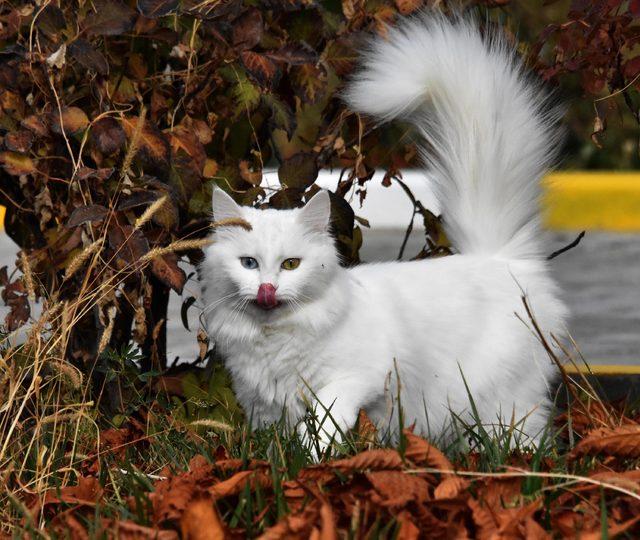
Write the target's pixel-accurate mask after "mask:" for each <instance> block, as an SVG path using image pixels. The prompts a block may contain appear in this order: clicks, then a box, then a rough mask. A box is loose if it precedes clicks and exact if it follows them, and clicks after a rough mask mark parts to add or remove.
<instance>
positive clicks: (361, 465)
mask: <svg viewBox="0 0 640 540" xmlns="http://www.w3.org/2000/svg"><path fill="white" fill-rule="evenodd" d="M328 465H329V466H330V467H332V468H334V469H340V470H343V471H353V470H385V469H391V470H394V469H398V470H399V469H401V468H402V458H401V457H400V454H398V452H397V451H396V450H390V449H376V450H366V451H364V452H360V453H359V454H356V455H355V456H353V457H350V458H345V459H338V460H335V461H330V462H329V463H328Z"/></svg>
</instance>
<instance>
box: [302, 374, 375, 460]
mask: <svg viewBox="0 0 640 540" xmlns="http://www.w3.org/2000/svg"><path fill="white" fill-rule="evenodd" d="M366 394H367V390H366V388H365V387H363V385H362V381H357V380H352V381H349V380H340V381H336V382H334V383H330V384H328V385H327V386H325V387H323V388H321V389H320V390H319V391H318V392H317V393H316V394H315V395H314V397H313V399H312V400H310V405H311V411H310V413H311V414H310V415H309V416H308V417H307V419H306V420H305V421H304V422H302V423H301V424H300V426H299V428H298V432H299V434H300V435H301V437H302V440H303V442H305V443H307V444H310V447H311V448H312V451H313V452H314V455H315V457H316V458H318V457H319V456H321V455H324V454H326V450H327V448H328V447H329V445H331V444H332V443H333V442H341V440H342V436H343V435H346V433H347V432H348V431H349V430H350V429H351V428H353V427H354V425H355V423H356V420H357V418H358V413H359V411H360V408H361V407H362V405H363V404H364V403H365V401H366ZM318 450H319V452H318Z"/></svg>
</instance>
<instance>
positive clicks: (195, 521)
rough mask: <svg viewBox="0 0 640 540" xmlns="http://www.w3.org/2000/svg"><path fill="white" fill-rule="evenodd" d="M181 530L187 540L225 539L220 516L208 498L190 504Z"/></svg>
mask: <svg viewBox="0 0 640 540" xmlns="http://www.w3.org/2000/svg"><path fill="white" fill-rule="evenodd" d="M180 529H181V531H182V538H184V539H185V540H218V539H222V538H224V537H225V531H224V526H223V524H222V521H221V519H220V516H218V512H217V511H216V509H215V508H214V505H213V502H212V501H211V500H210V499H208V498H197V499H195V500H193V501H191V502H190V503H189V506H187V509H186V510H185V512H184V514H182V518H181V519H180Z"/></svg>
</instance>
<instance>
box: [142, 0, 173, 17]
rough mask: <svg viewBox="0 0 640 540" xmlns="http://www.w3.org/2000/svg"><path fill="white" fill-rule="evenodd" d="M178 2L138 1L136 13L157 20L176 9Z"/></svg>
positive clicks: (171, 0) (163, 0)
mask: <svg viewBox="0 0 640 540" xmlns="http://www.w3.org/2000/svg"><path fill="white" fill-rule="evenodd" d="M178 5H179V1H178V0H138V11H139V12H140V13H142V14H143V15H144V16H145V17H149V18H150V19H157V18H158V17H164V16H165V15H168V14H169V13H173V12H174V11H175V10H176V9H178Z"/></svg>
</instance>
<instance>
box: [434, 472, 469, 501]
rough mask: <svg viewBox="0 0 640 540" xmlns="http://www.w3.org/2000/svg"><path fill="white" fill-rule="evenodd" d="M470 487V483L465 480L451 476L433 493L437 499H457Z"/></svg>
mask: <svg viewBox="0 0 640 540" xmlns="http://www.w3.org/2000/svg"><path fill="white" fill-rule="evenodd" d="M468 485H469V482H467V481H466V480H465V479H464V478H461V477H460V476H454V475H451V476H449V477H447V478H445V479H444V480H442V482H440V484H438V486H437V487H436V489H435V491H434V492H433V496H434V497H435V498H436V499H455V498H456V497H457V496H458V495H459V494H460V492H462V491H463V490H465V489H466V488H467V487H468Z"/></svg>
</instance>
